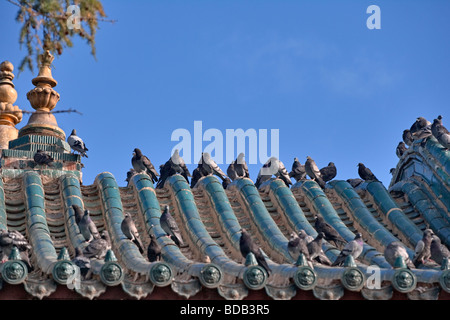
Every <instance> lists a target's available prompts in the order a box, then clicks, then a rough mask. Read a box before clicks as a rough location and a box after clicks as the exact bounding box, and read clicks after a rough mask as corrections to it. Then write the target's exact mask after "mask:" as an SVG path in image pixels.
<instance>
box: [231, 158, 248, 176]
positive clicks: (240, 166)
mask: <svg viewBox="0 0 450 320" xmlns="http://www.w3.org/2000/svg"><path fill="white" fill-rule="evenodd" d="M234 170H235V171H236V174H237V176H238V177H240V178H241V177H242V178H250V174H249V172H248V166H247V163H246V162H245V154H244V153H243V152H241V153H239V155H238V156H237V158H236V160H235V161H234Z"/></svg>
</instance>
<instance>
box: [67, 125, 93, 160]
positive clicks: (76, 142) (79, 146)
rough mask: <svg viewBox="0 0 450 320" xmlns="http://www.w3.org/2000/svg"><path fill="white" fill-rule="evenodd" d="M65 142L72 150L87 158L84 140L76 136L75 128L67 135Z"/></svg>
mask: <svg viewBox="0 0 450 320" xmlns="http://www.w3.org/2000/svg"><path fill="white" fill-rule="evenodd" d="M67 143H68V144H69V146H70V147H71V148H72V149H73V150H74V151H77V152H79V153H80V154H81V156H83V157H86V158H88V156H87V154H86V151H89V149H88V148H86V145H85V144H84V141H83V140H82V139H81V138H80V137H79V136H77V130H75V129H73V130H72V133H71V134H70V136H68V137H67Z"/></svg>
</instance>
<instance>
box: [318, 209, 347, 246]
mask: <svg viewBox="0 0 450 320" xmlns="http://www.w3.org/2000/svg"><path fill="white" fill-rule="evenodd" d="M314 228H315V229H316V231H317V232H318V233H321V232H322V233H323V234H324V239H325V240H327V241H333V243H334V244H335V246H338V243H339V244H341V245H344V244H346V243H347V241H345V240H344V238H342V237H341V236H340V235H339V233H338V232H337V231H336V229H334V228H333V227H332V226H331V225H330V224H329V223H327V222H326V221H325V220H324V218H323V217H322V216H320V215H316V221H315V223H314Z"/></svg>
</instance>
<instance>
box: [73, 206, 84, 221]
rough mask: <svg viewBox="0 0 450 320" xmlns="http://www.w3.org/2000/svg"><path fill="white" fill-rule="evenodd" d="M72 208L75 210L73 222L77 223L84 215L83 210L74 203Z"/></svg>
mask: <svg viewBox="0 0 450 320" xmlns="http://www.w3.org/2000/svg"><path fill="white" fill-rule="evenodd" d="M72 209H73V211H74V212H75V222H76V224H77V225H78V224H79V223H80V221H81V219H82V218H83V216H84V211H83V209H81V208H80V207H79V206H78V205H76V204H73V205H72Z"/></svg>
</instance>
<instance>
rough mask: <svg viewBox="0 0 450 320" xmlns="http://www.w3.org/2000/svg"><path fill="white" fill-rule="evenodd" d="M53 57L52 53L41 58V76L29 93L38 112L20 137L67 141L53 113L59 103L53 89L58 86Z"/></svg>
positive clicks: (31, 117)
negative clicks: (45, 137)
mask: <svg viewBox="0 0 450 320" xmlns="http://www.w3.org/2000/svg"><path fill="white" fill-rule="evenodd" d="M53 59H54V57H53V55H52V54H51V53H50V51H48V50H47V51H46V52H45V53H43V54H41V55H40V56H39V61H40V64H41V65H40V67H39V74H38V75H37V77H36V78H34V79H33V80H32V81H31V82H32V83H33V85H35V86H36V87H35V88H34V89H32V90H30V91H29V92H28V93H27V98H28V100H29V101H30V104H31V106H32V107H33V109H35V110H36V112H34V113H33V114H32V115H31V116H30V119H29V120H28V124H27V125H26V126H25V127H24V128H22V129H21V130H20V132H19V137H22V136H24V135H29V134H31V135H47V136H56V137H58V138H60V139H61V140H65V133H64V131H63V130H61V129H60V128H59V127H58V124H57V122H56V118H55V116H54V115H53V114H52V113H51V111H52V110H53V109H54V108H55V106H56V104H57V103H58V101H59V98H60V96H59V93H58V92H56V91H55V90H54V89H53V87H55V86H56V85H57V82H56V80H55V79H53V76H52V71H51V68H50V66H51V65H52V62H53Z"/></svg>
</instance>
